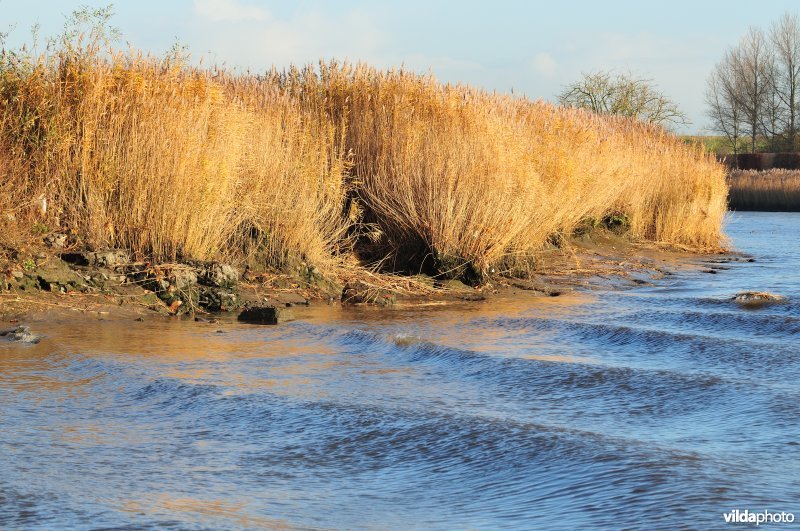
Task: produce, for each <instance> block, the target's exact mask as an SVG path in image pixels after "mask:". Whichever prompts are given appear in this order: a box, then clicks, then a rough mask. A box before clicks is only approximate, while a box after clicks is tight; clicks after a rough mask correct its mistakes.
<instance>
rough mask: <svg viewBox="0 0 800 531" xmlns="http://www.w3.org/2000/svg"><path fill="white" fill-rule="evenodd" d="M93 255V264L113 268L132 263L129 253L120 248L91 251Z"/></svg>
mask: <svg viewBox="0 0 800 531" xmlns="http://www.w3.org/2000/svg"><path fill="white" fill-rule="evenodd" d="M89 254H90V255H91V262H90V263H91V265H93V266H97V267H107V268H109V269H113V268H115V267H119V266H123V265H125V264H128V263H130V261H131V260H130V257H129V256H128V253H126V252H125V251H120V250H110V251H97V252H94V253H89Z"/></svg>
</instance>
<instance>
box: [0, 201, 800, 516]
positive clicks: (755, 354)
mask: <svg viewBox="0 0 800 531" xmlns="http://www.w3.org/2000/svg"><path fill="white" fill-rule="evenodd" d="M728 234H729V235H730V236H731V239H732V242H733V244H734V245H735V246H736V247H737V248H738V249H740V250H741V251H743V252H746V253H749V254H751V255H752V256H753V257H754V258H755V262H752V263H749V262H732V263H725V264H718V265H715V267H720V268H721V269H716V270H715V271H717V273H716V274H709V273H706V272H703V269H708V267H707V266H703V267H700V268H691V269H681V270H680V271H678V272H677V273H676V274H674V275H672V276H668V277H666V278H664V279H662V280H658V281H656V282H655V283H654V284H653V285H652V286H644V287H637V288H635V289H621V290H616V291H592V292H586V293H576V294H571V295H566V296H562V297H558V298H544V299H542V298H540V299H536V298H532V297H523V298H519V299H517V300H514V301H512V300H501V301H491V302H488V303H470V304H465V305H463V306H459V307H452V306H451V307H447V308H436V307H428V308H421V309H414V310H411V309H394V310H383V311H381V310H376V309H361V310H358V309H356V310H348V311H344V310H334V309H330V308H327V307H325V308H317V309H315V308H311V309H309V310H307V311H306V313H303V314H302V317H303V320H301V321H297V322H293V323H289V324H286V325H282V326H278V327H251V326H245V325H239V324H236V323H234V322H222V323H217V324H196V323H193V322H179V321H175V322H160V321H153V322H144V323H139V322H130V323H127V322H126V323H119V322H105V323H104V322H98V323H90V324H86V323H81V324H78V325H76V324H75V323H70V322H60V323H48V324H45V323H39V324H38V325H36V326H34V328H37V330H35V331H37V332H43V333H45V334H46V335H47V337H46V339H45V340H43V341H42V342H41V343H40V344H38V345H32V346H26V345H12V344H10V343H2V344H0V528H3V527H6V528H25V529H29V528H56V529H63V528H103V527H120V526H131V527H132V528H158V529H162V528H166V527H170V526H171V527H175V528H180V529H185V528H190V529H191V528H198V529H201V528H202V529H204V528H213V529H218V528H363V527H368V528H407V527H414V528H464V527H468V528H504V527H507V528H544V529H569V528H586V529H588V528H620V527H641V528H659V527H661V528H678V527H681V526H687V527H696V528H717V527H724V520H723V517H722V514H723V513H724V512H727V511H730V510H732V509H735V508H739V509H741V510H744V509H749V510H750V511H754V510H757V511H763V510H764V509H767V510H770V511H793V512H794V513H795V514H796V515H797V517H798V519H800V341H799V340H800V238H799V237H798V234H800V215H797V214H772V213H770V214H765V213H741V214H734V215H732V216H731V218H730V221H729V225H728ZM722 268H727V269H722ZM745 289H749V290H767V291H772V292H776V293H780V294H783V295H786V296H787V297H788V302H787V303H785V304H779V305H774V306H771V307H766V308H762V309H759V310H746V309H742V308H739V307H738V306H736V305H735V304H733V303H731V302H730V301H729V300H728V299H729V298H730V297H732V296H733V295H734V294H735V293H736V292H737V291H741V290H745ZM218 330H221V331H222V332H223V333H220V332H218Z"/></svg>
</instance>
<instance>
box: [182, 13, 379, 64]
mask: <svg viewBox="0 0 800 531" xmlns="http://www.w3.org/2000/svg"><path fill="white" fill-rule="evenodd" d="M201 4H202V5H201ZM212 4H213V9H214V10H217V9H218V8H219V7H220V6H222V7H223V8H224V9H221V10H220V11H215V13H216V15H214V16H216V17H217V19H218V20H219V22H212V20H211V16H210V10H211V8H212ZM195 7H196V13H197V15H199V17H198V20H197V22H199V24H197V25H195V32H196V40H197V41H198V42H202V43H203V48H205V49H206V50H210V51H212V54H213V57H212V58H211V60H212V61H213V62H222V63H226V64H228V65H229V66H239V67H245V68H251V69H254V70H262V69H266V68H269V67H270V66H272V65H276V66H278V67H285V66H288V65H289V64H290V63H294V64H300V65H304V64H307V63H315V62H316V61H317V60H318V59H322V58H325V59H331V58H336V59H339V60H344V59H348V60H350V61H353V62H355V61H359V60H364V61H367V62H372V63H375V62H380V61H379V58H378V57H377V55H378V53H377V50H378V49H379V47H380V44H381V42H382V37H381V32H380V31H379V29H378V27H377V26H376V23H375V21H374V20H373V19H372V18H371V17H370V16H369V15H368V14H367V13H366V12H364V11H363V10H359V9H354V10H351V11H348V12H344V13H330V12H328V11H323V10H319V9H309V10H305V11H302V12H299V13H295V14H294V15H291V16H286V17H277V16H274V15H273V14H271V13H268V12H267V11H265V10H261V9H259V8H257V7H254V6H247V5H243V4H240V3H234V0H196V1H195ZM251 9H253V10H256V11H257V12H256V11H254V12H252V13H251V12H250V10H251ZM223 15H224V18H221V17H222V16H223ZM245 15H247V16H245ZM256 15H257V16H258V17H259V18H257V17H256ZM250 21H255V23H250ZM191 44H192V43H190V45H191Z"/></svg>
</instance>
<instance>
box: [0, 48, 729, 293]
mask: <svg viewBox="0 0 800 531" xmlns="http://www.w3.org/2000/svg"><path fill="white" fill-rule="evenodd" d="M0 175H2V179H0V211H2V213H1V214H0V245H5V246H6V248H10V247H13V246H14V245H15V243H14V242H15V238H17V239H19V238H22V237H24V236H25V235H26V234H28V235H29V234H30V233H31V231H32V230H34V229H33V228H34V227H36V228H37V229H36V230H39V231H47V230H62V231H71V232H72V233H73V234H74V236H75V237H76V238H77V239H78V240H79V241H80V242H82V243H83V244H85V245H86V246H88V247H98V248H99V247H123V248H127V249H130V250H132V251H133V252H135V253H136V254H138V255H140V256H142V257H149V258H151V259H155V260H181V259H215V258H224V259H227V260H233V261H238V262H243V261H245V260H248V261H250V262H251V263H253V262H254V261H256V262H259V263H261V264H262V265H264V266H268V267H276V268H281V267H284V268H285V267H289V266H291V265H292V264H295V263H297V262H298V261H300V260H304V261H306V262H307V263H310V264H313V265H315V266H316V267H317V268H318V269H320V270H322V271H324V272H327V273H329V274H333V272H334V271H336V270H337V268H341V267H361V266H365V265H369V264H374V263H380V264H382V267H383V268H384V270H387V269H388V270H393V271H412V270H420V269H426V270H431V271H433V272H437V273H442V274H447V275H450V276H456V277H459V276H460V277H463V278H467V279H480V278H482V277H483V276H484V275H485V274H486V273H487V272H490V271H491V270H493V269H495V270H497V269H500V268H503V269H506V270H509V269H512V268H514V267H516V266H517V265H518V264H530V262H531V260H532V259H534V258H535V255H536V253H537V252H538V251H540V250H541V249H542V248H543V246H545V245H546V244H547V242H548V241H552V240H553V238H557V237H559V236H569V235H570V234H571V233H572V232H573V231H574V230H575V228H576V227H578V226H579V225H580V224H581V223H584V222H585V221H586V220H587V219H602V218H603V217H604V216H608V215H616V216H621V218H622V219H624V220H625V223H626V225H628V226H629V230H630V233H631V235H632V236H634V237H636V238H640V239H645V240H650V241H657V242H664V243H669V244H676V245H680V246H684V247H688V248H692V249H702V250H708V249H715V248H718V246H719V245H720V241H721V240H720V238H721V233H720V227H721V222H722V219H723V216H724V212H725V206H726V205H725V200H726V196H727V187H726V184H725V177H724V171H723V168H722V167H721V166H720V165H719V164H718V163H717V162H715V161H714V160H713V158H711V157H710V156H709V155H707V154H705V153H704V152H703V150H702V149H701V148H699V147H696V146H695V147H692V146H686V145H685V144H683V143H682V142H681V141H680V140H679V139H677V138H676V137H674V136H672V135H670V134H668V133H666V132H665V131H663V130H661V129H660V128H657V127H652V126H648V125H644V124H641V123H637V122H634V121H631V120H628V119H620V118H614V117H601V116H597V115H593V114H590V113H587V112H583V111H578V110H572V109H566V108H559V107H556V106H554V105H551V104H548V103H543V102H538V101H537V102H534V101H530V100H527V99H524V98H518V97H512V96H506V95H497V94H491V93H487V92H483V91H480V90H477V89H474V88H471V87H467V86H452V85H444V84H441V83H438V82H437V81H436V80H435V79H433V78H432V77H429V76H420V75H416V74H412V73H409V72H406V71H402V70H392V71H379V70H376V69H374V68H371V67H369V66H366V65H349V64H341V63H335V62H334V63H321V64H320V65H317V66H313V67H312V66H307V67H304V68H290V69H288V70H286V71H283V72H278V71H271V72H268V73H267V74H265V75H260V76H256V75H251V74H242V73H234V72H230V71H224V70H220V69H216V68H212V69H202V68H196V67H191V66H187V65H186V64H184V63H182V62H181V61H177V60H169V59H159V58H155V57H151V56H147V55H143V54H141V53H137V52H126V53H120V52H114V51H108V50H100V49H98V48H97V47H93V46H72V47H65V48H63V49H61V50H59V51H56V52H51V53H49V54H47V55H42V56H35V57H34V56H31V55H25V54H18V53H9V52H3V55H2V58H1V59H0ZM45 203H46V208H43V206H44V204H45Z"/></svg>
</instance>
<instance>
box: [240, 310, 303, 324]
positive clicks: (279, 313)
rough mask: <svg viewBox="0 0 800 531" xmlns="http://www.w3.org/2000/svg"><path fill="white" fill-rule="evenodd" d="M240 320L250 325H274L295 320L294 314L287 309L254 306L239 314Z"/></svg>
mask: <svg viewBox="0 0 800 531" xmlns="http://www.w3.org/2000/svg"><path fill="white" fill-rule="evenodd" d="M239 320H240V321H242V322H244V323H250V324H268V325H274V324H278V323H284V322H286V321H293V320H294V313H293V312H292V310H290V309H289V308H286V307H283V308H281V307H277V306H254V307H252V308H247V309H246V310H244V311H243V312H242V313H240V314H239Z"/></svg>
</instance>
